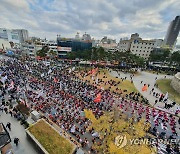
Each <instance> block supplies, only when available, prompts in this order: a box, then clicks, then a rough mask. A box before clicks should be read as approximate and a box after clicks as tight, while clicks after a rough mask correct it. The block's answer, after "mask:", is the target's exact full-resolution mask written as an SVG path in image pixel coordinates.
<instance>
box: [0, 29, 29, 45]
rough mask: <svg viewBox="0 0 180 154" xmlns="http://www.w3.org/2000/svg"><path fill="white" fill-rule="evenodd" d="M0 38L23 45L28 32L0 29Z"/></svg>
mask: <svg viewBox="0 0 180 154" xmlns="http://www.w3.org/2000/svg"><path fill="white" fill-rule="evenodd" d="M0 38H2V39H5V40H8V41H9V42H13V43H23V42H25V41H26V40H28V31H27V30H25V29H6V28H0Z"/></svg>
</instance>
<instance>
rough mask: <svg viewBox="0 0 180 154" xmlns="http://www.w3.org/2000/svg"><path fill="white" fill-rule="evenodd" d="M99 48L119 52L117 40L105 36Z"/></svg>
mask: <svg viewBox="0 0 180 154" xmlns="http://www.w3.org/2000/svg"><path fill="white" fill-rule="evenodd" d="M98 46H99V47H103V48H104V49H105V50H106V51H109V50H111V51H114V50H117V43H116V40H113V39H110V38H108V37H107V36H104V37H103V38H102V39H101V40H100V43H99V44H98Z"/></svg>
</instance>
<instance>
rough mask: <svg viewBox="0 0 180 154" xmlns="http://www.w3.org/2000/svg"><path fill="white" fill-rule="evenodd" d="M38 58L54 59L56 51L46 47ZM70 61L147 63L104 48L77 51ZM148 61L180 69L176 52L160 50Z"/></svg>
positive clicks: (70, 55)
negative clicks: (47, 57)
mask: <svg viewBox="0 0 180 154" xmlns="http://www.w3.org/2000/svg"><path fill="white" fill-rule="evenodd" d="M36 54H37V56H40V57H46V56H47V55H48V56H50V57H51V58H52V57H55V56H57V53H56V52H55V51H52V50H51V51H49V48H48V46H44V47H43V48H42V49H41V50H39V51H37V53H36ZM67 58H68V59H72V60H73V59H76V58H79V59H83V60H93V61H111V62H112V61H115V62H117V63H119V64H122V63H125V64H126V65H128V64H129V65H136V66H140V67H142V66H144V65H145V64H146V61H145V60H144V58H142V57H140V56H137V55H135V54H132V53H131V52H129V51H127V52H119V51H115V52H111V51H106V50H104V48H102V47H99V48H95V47H92V49H90V50H84V51H77V52H69V53H68V54H67ZM148 61H150V62H166V63H168V64H169V65H172V64H173V65H174V64H175V65H176V66H178V67H180V52H179V51H177V52H174V53H172V54H171V52H170V50H168V49H158V51H157V50H153V51H152V52H151V54H150V56H149V59H148Z"/></svg>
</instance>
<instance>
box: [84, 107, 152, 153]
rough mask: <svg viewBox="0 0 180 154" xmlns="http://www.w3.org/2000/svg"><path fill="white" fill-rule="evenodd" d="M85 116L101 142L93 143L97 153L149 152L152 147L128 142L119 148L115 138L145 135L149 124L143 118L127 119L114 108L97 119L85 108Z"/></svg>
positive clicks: (134, 137)
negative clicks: (137, 120)
mask: <svg viewBox="0 0 180 154" xmlns="http://www.w3.org/2000/svg"><path fill="white" fill-rule="evenodd" d="M85 116H86V118H88V119H90V121H91V122H92V125H91V127H93V128H94V129H95V130H96V131H97V132H98V133H99V135H100V139H101V140H102V144H95V145H94V148H95V149H96V150H98V153H113V154H121V153H122V154H128V153H131V154H140V153H144V154H149V153H151V152H152V151H153V150H154V149H152V148H150V147H149V146H148V145H145V144H143V145H137V144H132V145H130V144H129V142H128V143H127V145H126V146H124V147H123V148H119V147H118V146H117V145H116V143H115V139H116V137H117V136H119V135H121V136H126V138H127V140H130V139H139V138H144V137H145V136H146V131H147V130H148V129H149V127H150V125H148V124H147V125H145V124H144V123H145V122H144V120H143V119H142V120H140V121H139V122H135V121H134V118H130V119H128V118H127V117H126V116H125V115H124V114H121V113H120V111H117V110H115V111H114V113H113V112H106V113H104V115H102V116H101V117H100V118H99V119H96V118H95V116H94V114H93V112H92V111H91V110H85Z"/></svg>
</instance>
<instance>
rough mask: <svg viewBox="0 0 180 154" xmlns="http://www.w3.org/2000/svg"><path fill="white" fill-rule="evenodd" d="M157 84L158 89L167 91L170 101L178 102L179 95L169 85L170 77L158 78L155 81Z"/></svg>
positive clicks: (179, 100) (179, 102)
mask: <svg viewBox="0 0 180 154" xmlns="http://www.w3.org/2000/svg"><path fill="white" fill-rule="evenodd" d="M156 83H157V84H158V86H159V89H160V90H161V91H162V92H163V93H164V94H165V93H166V92H168V93H169V97H170V99H171V100H172V101H175V102H176V103H178V104H180V95H179V94H178V93H177V92H176V91H175V90H174V89H173V88H172V87H171V85H170V83H171V80H170V79H160V80H157V82H156Z"/></svg>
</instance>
